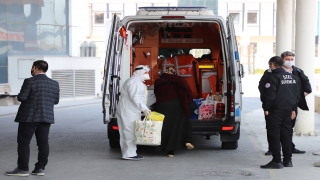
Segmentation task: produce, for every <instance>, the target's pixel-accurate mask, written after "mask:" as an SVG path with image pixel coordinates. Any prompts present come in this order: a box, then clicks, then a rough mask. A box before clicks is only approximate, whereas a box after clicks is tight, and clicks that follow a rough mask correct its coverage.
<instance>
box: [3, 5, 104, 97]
mask: <svg viewBox="0 0 320 180" xmlns="http://www.w3.org/2000/svg"><path fill="white" fill-rule="evenodd" d="M93 1H94V0H93ZM82 4H83V0H0V83H8V84H9V85H10V87H11V89H12V92H10V94H12V95H17V94H18V93H19V91H20V88H21V85H22V83H23V80H24V79H25V78H29V77H30V76H31V74H30V69H31V67H32V63H33V62H34V61H35V60H39V59H43V60H45V61H47V62H48V63H49V70H48V72H47V73H46V74H47V76H48V77H51V78H53V79H55V80H57V81H58V82H59V84H60V96H61V97H63V98H66V97H71V98H77V97H84V96H87V97H95V96H99V95H101V83H100V79H101V70H100V58H97V57H85V58H80V57H79V54H78V51H77V50H78V49H79V46H78V41H79V38H80V37H79V35H81V34H82V33H81V29H79V27H81V26H79V25H80V24H82V23H83V20H84V19H85V18H84V19H81V18H80V16H77V13H78V12H80V14H81V12H85V11H84V10H85V9H86V7H83V6H81V5H82ZM87 19H89V17H88V18H87ZM86 25H87V24H86ZM83 31H84V32H87V31H88V28H87V29H86V28H83ZM86 34H88V33H86ZM70 77H72V78H71V79H70Z"/></svg>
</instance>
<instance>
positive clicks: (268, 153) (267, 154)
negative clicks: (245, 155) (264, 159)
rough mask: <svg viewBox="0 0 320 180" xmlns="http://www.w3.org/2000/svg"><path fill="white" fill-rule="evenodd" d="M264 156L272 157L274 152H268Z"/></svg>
mask: <svg viewBox="0 0 320 180" xmlns="http://www.w3.org/2000/svg"><path fill="white" fill-rule="evenodd" d="M264 155H266V156H271V155H272V152H271V151H270V150H269V151H267V152H266V153H264Z"/></svg>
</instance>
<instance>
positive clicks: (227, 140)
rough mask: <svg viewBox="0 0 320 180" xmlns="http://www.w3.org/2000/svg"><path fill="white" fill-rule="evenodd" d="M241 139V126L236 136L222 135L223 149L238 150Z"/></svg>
mask: <svg viewBox="0 0 320 180" xmlns="http://www.w3.org/2000/svg"><path fill="white" fill-rule="evenodd" d="M239 138H240V126H238V130H237V132H236V133H235V134H228V133H221V134H220V139H221V148H222V149H237V148H238V139H239Z"/></svg>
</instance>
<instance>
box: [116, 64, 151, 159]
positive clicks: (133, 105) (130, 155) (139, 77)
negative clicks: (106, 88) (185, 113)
mask: <svg viewBox="0 0 320 180" xmlns="http://www.w3.org/2000/svg"><path fill="white" fill-rule="evenodd" d="M149 71H150V69H149V67H148V66H144V65H139V66H137V67H136V68H135V71H134V73H133V75H132V76H131V77H130V78H129V79H127V80H126V81H125V82H124V84H123V86H122V88H121V93H120V99H119V102H118V104H117V122H118V127H119V134H120V147H121V152H122V159H127V160H142V159H143V157H142V156H139V155H137V145H136V144H135V143H134V137H135V135H134V122H135V121H136V120H138V119H141V112H143V113H144V115H149V114H150V113H151V111H150V109H149V108H148V107H147V105H146V99H147V86H146V85H145V84H144V83H143V82H144V81H145V80H148V79H150V77H149Z"/></svg>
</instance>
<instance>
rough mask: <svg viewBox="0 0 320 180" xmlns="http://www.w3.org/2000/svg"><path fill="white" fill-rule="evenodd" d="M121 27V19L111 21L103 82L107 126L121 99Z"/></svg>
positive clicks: (104, 113) (103, 101)
mask: <svg viewBox="0 0 320 180" xmlns="http://www.w3.org/2000/svg"><path fill="white" fill-rule="evenodd" d="M120 27H121V24H120V17H118V16H117V15H114V16H113V18H112V21H111V28H110V34H109V40H108V45H107V50H106V58H105V64H104V76H103V82H102V83H103V84H102V88H103V89H102V91H103V92H102V109H103V111H102V113H103V122H104V123H105V124H107V123H108V122H110V120H111V119H112V118H115V116H116V105H117V101H118V98H119V78H120V77H119V71H120V70H119V68H120V66H119V64H120V62H121V50H120V49H121V48H120V47H121V45H122V42H123V40H122V38H121V36H120V33H119V29H120Z"/></svg>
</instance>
